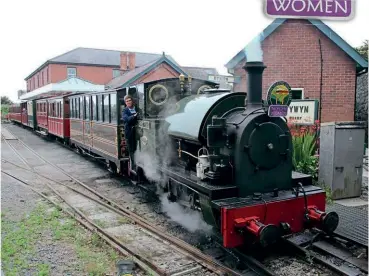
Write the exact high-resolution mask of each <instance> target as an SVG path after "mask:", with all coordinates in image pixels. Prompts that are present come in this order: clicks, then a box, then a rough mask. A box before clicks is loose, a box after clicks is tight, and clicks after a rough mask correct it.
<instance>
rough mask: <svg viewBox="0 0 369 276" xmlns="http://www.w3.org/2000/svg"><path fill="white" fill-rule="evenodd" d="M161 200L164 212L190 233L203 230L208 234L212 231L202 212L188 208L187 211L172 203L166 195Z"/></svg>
mask: <svg viewBox="0 0 369 276" xmlns="http://www.w3.org/2000/svg"><path fill="white" fill-rule="evenodd" d="M160 200H161V204H162V211H163V212H164V213H166V214H167V216H168V217H170V218H171V219H172V220H173V221H175V222H177V223H178V224H180V225H182V226H183V227H184V228H185V229H187V230H188V231H190V232H195V231H199V230H201V231H204V232H206V233H208V234H210V232H211V231H212V227H211V226H210V225H208V224H207V223H206V222H204V220H203V219H202V215H201V213H200V212H198V211H195V210H191V209H188V208H186V209H185V208H184V207H183V206H181V205H179V204H178V203H176V202H170V201H169V200H168V199H167V197H166V195H162V196H161V197H160Z"/></svg>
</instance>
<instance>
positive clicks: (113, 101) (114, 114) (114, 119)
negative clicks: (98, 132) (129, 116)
mask: <svg viewBox="0 0 369 276" xmlns="http://www.w3.org/2000/svg"><path fill="white" fill-rule="evenodd" d="M110 114H111V122H112V123H117V94H110Z"/></svg>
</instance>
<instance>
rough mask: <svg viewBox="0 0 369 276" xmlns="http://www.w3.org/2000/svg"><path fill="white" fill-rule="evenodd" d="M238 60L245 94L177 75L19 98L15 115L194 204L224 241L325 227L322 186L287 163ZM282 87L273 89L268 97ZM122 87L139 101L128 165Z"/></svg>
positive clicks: (271, 119) (282, 137) (287, 150)
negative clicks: (132, 163) (130, 84)
mask: <svg viewBox="0 0 369 276" xmlns="http://www.w3.org/2000/svg"><path fill="white" fill-rule="evenodd" d="M244 69H245V70H246V72H247V81H248V84H247V85H248V89H247V91H248V93H247V94H246V93H241V92H230V91H229V90H222V89H219V88H216V84H215V83H213V82H209V81H203V80H196V79H191V78H190V77H189V78H187V79H186V78H185V77H184V76H183V75H181V76H180V78H179V79H164V80H157V81H152V82H149V83H142V84H136V85H134V87H127V88H124V89H123V90H118V91H116V90H112V91H109V90H107V91H104V92H96V93H82V94H76V95H70V96H61V97H58V98H57V99H53V98H51V99H42V100H33V101H32V102H29V103H27V104H26V103H24V104H23V105H24V106H25V107H27V106H29V110H28V111H27V112H28V114H29V115H31V117H30V116H28V119H29V118H33V119H32V120H27V119H25V122H26V123H24V124H25V125H28V126H29V127H32V128H33V129H34V130H35V131H38V132H41V133H43V134H45V135H54V136H58V137H59V139H62V140H63V141H64V142H66V143H68V144H69V145H71V146H72V147H76V148H78V150H79V151H80V152H82V153H86V154H89V155H92V156H94V157H98V158H100V159H106V160H107V162H108V164H109V167H110V168H111V169H113V170H114V171H116V172H118V173H120V174H123V175H127V176H129V177H132V178H134V179H135V180H136V181H144V180H146V181H149V182H156V183H157V184H158V186H159V187H161V189H162V190H163V191H164V192H165V193H167V197H168V199H169V200H170V201H175V202H178V203H180V204H182V205H184V206H187V207H189V208H192V209H195V210H198V211H199V212H201V213H202V215H203V219H204V220H205V222H207V223H208V224H210V225H212V226H213V227H214V228H215V229H217V231H218V233H219V234H220V235H221V236H222V240H223V246H224V247H227V248H233V247H239V246H242V245H245V244H246V245H247V244H250V243H259V244H262V245H264V246H265V245H268V244H271V243H273V242H275V241H276V240H278V239H279V238H280V237H281V236H283V235H286V234H290V233H298V232H302V231H304V230H305V229H308V228H312V227H317V228H319V229H321V230H323V231H325V232H327V233H332V232H333V231H334V230H335V229H336V227H337V225H338V221H339V218H338V215H337V214H336V213H334V212H331V213H326V212H325V198H326V196H325V192H324V190H322V189H321V188H320V187H316V186H313V185H312V177H311V176H309V175H305V174H301V173H297V172H294V171H293V166H292V138H291V134H290V131H289V128H288V127H287V123H286V121H285V120H284V118H283V117H280V116H269V115H270V114H269V113H268V111H267V110H268V108H269V107H270V104H269V106H268V103H266V102H265V101H262V73H263V71H264V69H265V66H264V64H263V63H262V62H247V63H246V65H245V66H244ZM277 88H278V86H277ZM287 90H288V87H287ZM285 92H286V89H285V90H284V91H283V89H282V90H281V91H279V90H278V89H276V93H277V94H276V95H277V96H276V95H274V96H276V97H275V99H278V93H281V94H280V95H282V96H283V93H285ZM287 92H288V91H287ZM127 94H130V95H132V97H133V98H134V99H135V102H136V104H137V105H138V106H139V108H140V109H141V110H143V114H140V117H139V119H138V123H137V125H136V126H135V134H136V141H137V151H136V153H135V160H136V167H135V168H132V167H131V166H130V157H129V155H128V151H127V150H126V145H125V139H124V125H123V121H122V118H121V117H120V116H119V114H121V112H122V109H123V108H124V100H123V98H124V96H125V95H127ZM276 102H278V100H276ZM282 103H283V101H282ZM41 115H42V116H44V117H45V116H46V117H45V118H44V117H42V116H41ZM10 117H11V118H14V121H17V120H20V117H21V116H17V114H10ZM22 118H23V117H22ZM22 120H23V119H22ZM54 121H55V122H54ZM41 123H42V124H41ZM59 132H60V133H59Z"/></svg>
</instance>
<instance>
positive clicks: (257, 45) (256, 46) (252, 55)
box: [244, 34, 263, 61]
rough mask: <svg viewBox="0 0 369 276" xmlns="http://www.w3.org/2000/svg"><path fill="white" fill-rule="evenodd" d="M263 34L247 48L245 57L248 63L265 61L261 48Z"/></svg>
mask: <svg viewBox="0 0 369 276" xmlns="http://www.w3.org/2000/svg"><path fill="white" fill-rule="evenodd" d="M262 36H263V34H259V35H258V36H256V37H255V38H254V39H253V40H252V41H251V42H250V43H249V44H247V46H246V47H245V50H244V51H245V55H246V60H247V61H263V50H262V48H261V38H262Z"/></svg>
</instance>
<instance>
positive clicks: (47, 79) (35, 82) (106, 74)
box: [27, 64, 119, 91]
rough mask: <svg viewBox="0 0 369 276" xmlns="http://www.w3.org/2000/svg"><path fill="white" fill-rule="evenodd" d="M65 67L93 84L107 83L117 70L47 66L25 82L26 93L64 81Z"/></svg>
mask: <svg viewBox="0 0 369 276" xmlns="http://www.w3.org/2000/svg"><path fill="white" fill-rule="evenodd" d="M67 67H74V68H77V77H79V78H81V79H84V80H87V81H90V82H93V83H95V84H106V83H108V82H109V81H110V80H111V79H112V78H113V69H119V68H115V67H114V68H113V67H97V66H76V65H66V64H49V65H48V66H45V67H44V68H43V69H41V70H40V71H39V72H37V73H36V74H35V75H33V76H32V77H31V78H30V79H28V80H27V91H32V90H35V89H37V88H39V87H42V86H45V85H47V84H49V83H56V82H60V81H63V80H65V79H66V78H67V75H68V74H67ZM38 78H39V79H38Z"/></svg>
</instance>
